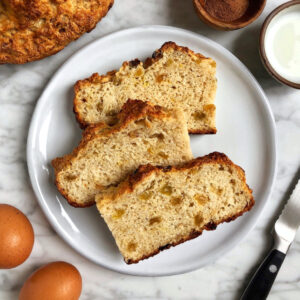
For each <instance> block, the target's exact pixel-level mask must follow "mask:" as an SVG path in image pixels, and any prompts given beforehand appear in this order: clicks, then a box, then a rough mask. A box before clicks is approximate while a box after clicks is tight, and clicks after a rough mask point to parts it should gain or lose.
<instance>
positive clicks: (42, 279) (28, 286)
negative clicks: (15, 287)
mask: <svg viewBox="0 0 300 300" xmlns="http://www.w3.org/2000/svg"><path fill="white" fill-rule="evenodd" d="M81 289H82V279H81V276H80V273H79V272H78V270H77V269H76V268H75V267H74V266H73V265H71V264H69V263H66V262H63V261H58V262H52V263H50V264H47V265H45V266H43V267H41V268H40V269H38V270H37V271H35V272H34V273H33V274H32V275H31V276H30V277H29V278H28V279H27V280H26V281H25V283H24V285H23V287H22V289H21V292H20V296H19V300H77V299H79V297H80V294H81Z"/></svg>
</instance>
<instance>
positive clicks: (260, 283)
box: [241, 179, 300, 300]
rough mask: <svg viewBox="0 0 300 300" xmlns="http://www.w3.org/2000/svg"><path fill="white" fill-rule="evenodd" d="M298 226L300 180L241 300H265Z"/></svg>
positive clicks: (299, 221)
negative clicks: (265, 254)
mask: <svg viewBox="0 0 300 300" xmlns="http://www.w3.org/2000/svg"><path fill="white" fill-rule="evenodd" d="M299 226H300V179H299V180H298V183H297V185H296V187H295V189H294V191H293V193H292V195H291V197H290V199H289V200H288V202H287V204H286V205H285V207H284V209H283V211H282V213H281V215H280V216H279V218H278V220H277V221H276V223H275V226H274V230H273V236H274V245H273V248H272V250H271V251H270V253H269V254H268V256H267V257H266V258H265V260H264V261H263V262H262V264H261V265H260V267H259V268H258V270H257V271H256V273H255V274H254V276H253V277H252V279H251V281H250V283H249V284H248V286H247V288H246V290H245V291H244V293H243V295H242V297H241V300H254V299H255V300H261V299H266V298H267V296H268V294H269V292H270V290H271V287H272V285H273V282H274V280H275V278H276V276H277V274H278V271H279V269H280V267H281V265H282V263H283V261H284V259H285V256H286V253H287V251H288V250H289V247H290V245H291V243H292V242H293V240H294V238H295V235H296V232H297V229H298V227H299Z"/></svg>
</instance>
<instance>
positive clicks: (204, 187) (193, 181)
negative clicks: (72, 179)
mask: <svg viewBox="0 0 300 300" xmlns="http://www.w3.org/2000/svg"><path fill="white" fill-rule="evenodd" d="M96 203H97V208H98V210H99V212H100V214H101V215H102V217H103V218H104V220H105V222H106V224H107V225H108V227H109V229H110V231H111V232H112V234H113V236H114V238H115V240H116V244H117V246H118V248H119V250H120V252H121V254H122V255H123V257H124V259H125V262H126V263H128V264H131V263H137V262H139V261H140V260H142V259H145V258H148V257H150V256H153V255H155V254H157V253H158V252H159V251H161V250H164V249H167V248H170V247H171V246H176V245H178V244H180V243H183V242H185V241H187V240H190V239H193V238H195V237H197V236H199V235H200V234H201V233H202V231H203V230H213V229H215V228H216V226H217V225H218V224H220V223H222V222H229V221H232V220H234V219H236V218H237V217H238V216H241V215H242V214H243V213H244V212H246V211H248V210H250V209H251V208H252V206H253V205H254V199H253V196H252V191H251V190H250V188H249V187H248V186H247V184H246V178H245V173H244V171H243V170H242V169H241V168H240V167H238V166H237V165H235V164H234V163H233V162H232V161H230V160H229V159H228V157H227V156H226V155H225V154H222V153H218V152H214V153H211V154H209V155H207V156H204V157H199V158H196V159H194V160H191V161H189V162H187V163H186V164H184V165H181V166H179V167H155V166H152V165H144V166H141V167H139V168H138V169H137V171H136V172H135V173H133V174H131V175H130V176H129V177H128V178H127V179H126V180H125V181H123V182H122V183H120V184H119V185H118V186H117V187H111V188H110V189H108V190H106V191H103V192H101V193H99V194H98V195H96Z"/></svg>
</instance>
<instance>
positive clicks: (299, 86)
mask: <svg viewBox="0 0 300 300" xmlns="http://www.w3.org/2000/svg"><path fill="white" fill-rule="evenodd" d="M294 5H299V6H300V0H293V1H289V2H286V3H284V4H282V5H280V6H278V7H277V8H276V9H274V10H273V11H272V12H271V13H270V14H269V15H268V17H267V18H266V20H265V22H264V23H263V25H262V28H261V32H260V38H259V53H260V57H261V60H262V62H263V64H264V66H265V68H266V70H267V71H268V72H269V74H270V75H271V76H273V77H274V78H275V79H276V80H277V81H279V82H281V83H283V84H286V85H288V86H290V87H293V88H296V89H300V83H297V82H293V81H290V80H288V79H286V78H285V77H283V76H281V75H280V74H278V73H277V72H276V71H275V69H274V68H273V66H272V64H271V62H270V61H269V59H268V56H267V54H266V43H265V40H266V32H267V29H268V27H269V25H270V23H271V22H272V21H273V19H274V18H275V17H276V16H277V15H278V14H279V13H281V12H282V11H283V10H285V9H287V8H290V7H292V6H294ZM274 21H276V19H275V20H274Z"/></svg>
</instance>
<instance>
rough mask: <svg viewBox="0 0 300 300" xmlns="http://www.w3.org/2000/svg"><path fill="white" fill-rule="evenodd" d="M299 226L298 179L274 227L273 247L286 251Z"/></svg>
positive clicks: (299, 187)
mask: <svg viewBox="0 0 300 300" xmlns="http://www.w3.org/2000/svg"><path fill="white" fill-rule="evenodd" d="M299 226H300V179H299V180H298V183H297V185H296V186H295V188H294V190H293V192H292V195H291V197H290V198H289V200H288V201H287V203H286V205H285V207H284V208H283V211H282V213H281V215H280V216H279V218H278V220H277V221H276V223H275V227H274V234H275V236H274V238H275V245H274V246H275V248H276V249H278V250H279V251H281V252H283V253H286V252H287V250H288V249H289V246H290V245H291V243H292V242H293V240H294V238H295V235H296V232H297V229H298V227H299Z"/></svg>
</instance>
